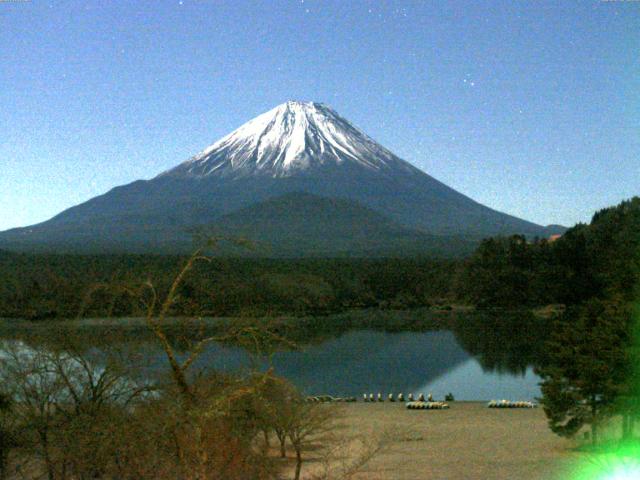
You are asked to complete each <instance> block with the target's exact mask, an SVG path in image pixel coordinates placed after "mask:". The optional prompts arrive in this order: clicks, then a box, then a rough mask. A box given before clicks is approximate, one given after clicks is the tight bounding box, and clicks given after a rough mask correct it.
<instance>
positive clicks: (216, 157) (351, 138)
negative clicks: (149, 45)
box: [163, 101, 416, 178]
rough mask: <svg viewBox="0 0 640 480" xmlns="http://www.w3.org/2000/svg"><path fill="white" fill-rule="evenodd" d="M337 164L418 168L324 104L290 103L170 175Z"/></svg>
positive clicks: (259, 172)
mask: <svg viewBox="0 0 640 480" xmlns="http://www.w3.org/2000/svg"><path fill="white" fill-rule="evenodd" d="M335 166H351V167H353V166H356V167H360V168H364V169H367V170H369V171H374V172H375V171H378V172H389V171H394V170H398V169H399V170H402V171H404V172H405V173H408V172H412V171H415V170H416V169H415V167H413V166H411V165H410V164H409V163H407V162H405V161H404V160H401V159H400V158H398V157H396V156H395V155H394V154H393V153H391V152H390V151H389V150H387V149H386V148H384V147H383V146H381V145H379V144H378V143H376V142H375V141H374V140H372V139H371V138H370V137H368V136H367V135H366V134H365V133H363V132H362V131H361V130H359V129H358V128H356V127H354V126H353V125H352V124H351V123H349V122H348V121H347V120H345V119H344V118H343V117H341V116H340V115H338V113H336V112H335V110H333V109H332V108H331V107H329V106H327V105H325V104H323V103H314V102H299V101H289V102H286V103H283V104H281V105H278V106H277V107H275V108H274V109H272V110H269V111H268V112H266V113H263V114H261V115H258V116H257V117H255V118H254V119H253V120H250V121H248V122H247V123H245V124H244V125H242V126H241V127H240V128H238V129H237V130H235V131H233V132H231V133H230V134H228V135H226V136H225V137H223V138H221V139H220V140H218V141H217V142H215V143H214V144H213V145H211V146H210V147H208V148H206V149H205V150H204V151H202V152H201V153H199V154H197V155H196V156H194V157H192V158H191V159H189V160H187V161H186V162H184V163H182V164H180V165H178V166H177V167H175V168H173V169H171V170H169V171H167V172H165V173H164V174H163V175H171V176H188V177H203V176H211V175H215V176H220V177H227V178H229V177H231V178H239V177H246V176H269V177H291V176H295V175H298V174H309V173H312V172H316V171H318V170H322V169H326V168H328V167H335Z"/></svg>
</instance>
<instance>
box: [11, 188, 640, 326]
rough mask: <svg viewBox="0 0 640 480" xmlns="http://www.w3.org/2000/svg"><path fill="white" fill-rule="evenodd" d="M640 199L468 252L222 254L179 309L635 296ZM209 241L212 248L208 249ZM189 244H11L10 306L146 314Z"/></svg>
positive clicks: (236, 312) (219, 312) (502, 304)
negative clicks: (146, 302)
mask: <svg viewBox="0 0 640 480" xmlns="http://www.w3.org/2000/svg"><path fill="white" fill-rule="evenodd" d="M638 232H640V199H639V198H633V199H631V200H628V201H625V202H622V203H621V204H620V205H617V206H615V207H611V208H607V209H603V210H601V211H599V212H597V213H596V214H595V215H594V216H593V219H592V221H591V223H590V224H588V225H587V224H578V225H576V226H574V227H573V228H571V229H569V230H568V231H567V232H566V233H565V234H564V235H563V236H562V237H560V238H558V239H557V240H555V241H550V240H548V239H527V238H525V237H523V236H511V237H496V238H488V239H486V240H484V241H483V242H482V243H481V244H480V246H479V247H478V248H477V250H476V251H475V252H474V253H473V254H472V255H471V256H470V257H468V258H465V259H453V260H443V259H432V258H428V257H416V258H380V259H322V258H314V259H255V258H253V259H251V258H223V257H211V258H209V259H208V261H203V262H198V263H197V264H196V265H194V268H193V271H192V272H191V273H190V275H189V277H188V278H186V279H185V280H184V282H183V283H182V284H181V285H180V291H179V292H178V293H179V297H178V298H177V300H176V302H175V304H174V305H173V306H172V310H171V314H172V315H174V316H193V315H198V316H241V317H261V316H277V315H293V316H302V315H326V314H333V313H339V312H344V311H348V310H353V309H359V308H383V309H388V308H391V309H410V308H416V307H434V306H435V307H438V306H439V307H448V306H451V305H468V306H473V307H475V308H477V309H495V308H502V309H519V308H535V307H541V306H545V305H554V304H561V305H576V304H580V303H582V302H585V301H587V300H589V299H592V298H601V299H603V298H609V299H611V298H618V299H620V300H621V301H624V302H629V301H631V300H632V299H633V298H634V295H635V293H636V292H635V290H634V288H635V285H636V283H637V277H638V271H640V260H639V258H638V249H639V247H640V238H639V235H638ZM205 253H206V252H205ZM187 260H188V257H185V256H165V255H55V254H26V253H11V252H0V278H2V282H0V318H20V319H28V320H47V319H64V318H75V317H77V316H79V315H80V316H84V317H104V316H110V317H111V316H121V317H125V316H139V315H141V312H140V311H139V303H138V302H137V301H136V294H135V292H136V291H137V289H139V288H140V287H141V286H142V285H144V284H147V283H151V284H153V285H154V287H155V288H156V289H157V290H158V292H159V293H161V294H162V293H166V292H167V289H168V288H169V286H170V284H171V282H172V281H173V279H174V277H175V275H176V274H177V272H178V271H179V270H180V269H181V268H182V266H183V265H184V264H185V263H186V262H187Z"/></svg>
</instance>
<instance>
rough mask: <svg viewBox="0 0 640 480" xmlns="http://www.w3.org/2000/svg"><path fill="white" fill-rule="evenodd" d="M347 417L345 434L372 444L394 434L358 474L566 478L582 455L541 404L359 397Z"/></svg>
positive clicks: (444, 479) (438, 479) (453, 479)
mask: <svg viewBox="0 0 640 480" xmlns="http://www.w3.org/2000/svg"><path fill="white" fill-rule="evenodd" d="M341 423H342V424H344V429H343V432H342V434H344V435H348V436H360V437H361V438H365V439H367V438H368V439H371V441H372V442H373V441H375V440H374V439H375V438H376V435H378V434H379V433H380V432H383V431H390V432H393V434H392V439H393V442H392V443H391V444H390V446H389V447H388V449H387V450H386V451H383V452H382V453H380V454H378V455H377V456H375V457H374V458H373V459H372V460H371V462H370V463H368V464H367V466H366V467H365V470H364V471H363V472H362V473H360V474H358V475H357V476H356V477H355V478H358V479H365V478H366V479H374V478H375V479H399V480H401V479H407V480H409V479H411V480H415V479H419V478H426V479H434V480H463V479H481V480H519V479H523V480H524V479H526V480H537V479H540V480H552V479H566V478H569V476H570V474H569V473H568V470H571V465H572V464H574V461H575V460H576V459H577V456H578V454H576V453H574V452H572V451H571V447H572V446H573V443H572V442H570V441H568V440H564V439H561V438H559V437H557V436H556V435H554V434H553V433H552V432H551V431H550V430H549V428H548V427H547V422H546V418H545V415H544V412H543V411H542V409H540V408H536V409H489V408H487V407H486V404H485V403H478V402H453V403H451V408H450V409H449V410H442V411H437V410H428V411H427V410H407V409H406V408H404V405H403V404H398V403H387V402H385V403H374V404H369V403H355V404H346V405H344V417H343V419H342V421H341ZM312 463H315V462H312ZM316 466H317V465H316ZM308 467H309V469H310V470H313V468H312V467H313V465H311V464H308ZM310 470H307V472H309V471H310Z"/></svg>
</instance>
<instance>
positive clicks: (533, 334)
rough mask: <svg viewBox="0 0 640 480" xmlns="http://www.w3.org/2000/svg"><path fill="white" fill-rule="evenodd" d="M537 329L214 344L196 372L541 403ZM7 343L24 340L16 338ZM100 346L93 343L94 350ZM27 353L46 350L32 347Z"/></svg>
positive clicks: (149, 347)
mask: <svg viewBox="0 0 640 480" xmlns="http://www.w3.org/2000/svg"><path fill="white" fill-rule="evenodd" d="M540 325H541V324H540V322H536V323H532V322H531V321H529V320H527V321H523V320H522V317H521V316H520V315H516V316H511V317H505V316H495V315H494V316H474V317H465V318H464V319H462V320H460V321H458V322H455V323H453V324H452V326H451V327H450V328H447V329H438V330H427V331H397V332H396V331H394V332H390V331H385V330H384V329H380V328H377V329H371V328H356V329H349V330H347V331H339V330H338V331H336V332H334V333H333V334H332V335H329V336H325V337H323V338H321V339H320V340H317V339H316V341H315V342H314V343H310V344H306V345H304V344H302V345H301V346H300V348H299V349H296V350H284V351H282V350H281V351H277V352H275V353H273V354H272V356H271V357H270V359H266V358H263V357H260V358H257V359H256V357H255V356H252V355H249V353H247V351H246V350H244V349H242V348H240V347H234V346H226V345H220V344H211V345H209V347H208V348H207V349H206V350H205V351H204V352H203V353H202V354H201V356H200V357H199V358H198V360H197V361H196V363H195V364H194V369H195V370H203V369H215V370H220V371H226V372H234V371H239V370H242V369H246V368H247V367H248V366H249V365H251V364H252V362H253V363H254V364H255V363H256V362H257V363H258V364H259V365H260V367H261V368H266V367H267V366H269V365H271V366H273V368H274V370H275V373H276V374H278V375H281V376H283V377H286V378H288V379H289V380H290V381H292V382H293V383H294V384H295V385H297V386H298V387H299V388H300V389H301V390H302V391H304V392H305V393H307V394H309V395H321V394H328V395H333V396H355V397H357V398H358V400H360V399H361V398H362V394H363V393H374V394H377V393H378V392H380V393H382V394H383V395H384V396H385V397H386V395H387V394H388V393H394V394H397V393H400V392H402V393H404V394H405V395H406V394H408V393H414V394H415V395H417V394H419V393H424V394H425V395H427V394H428V393H432V394H433V396H434V397H435V398H439V399H441V398H443V397H444V395H446V394H447V393H449V392H451V393H453V395H454V396H455V398H456V400H489V399H502V398H506V399H513V400H534V399H535V398H536V397H538V396H540V389H539V386H538V382H539V378H538V377H537V375H536V374H535V373H534V371H533V366H534V364H535V358H536V355H537V353H538V352H539V350H540V349H541V348H542V341H543V338H542V337H544V333H541V329H540ZM130 335H132V336H136V337H139V336H138V335H136V334H130ZM4 336H5V339H9V338H11V339H13V340H14V341H16V338H20V336H19V335H16V334H15V332H14V333H13V335H11V336H10V337H8V336H7V335H4ZM137 340H138V341H136V342H133V343H132V344H131V345H130V346H129V347H128V349H134V350H136V352H137V353H138V354H139V355H140V356H141V357H143V358H144V361H141V362H140V368H141V369H142V370H144V369H148V370H147V374H148V375H152V374H153V373H154V372H156V373H157V372H158V371H159V370H160V369H162V368H163V367H164V365H165V359H164V356H163V352H162V351H161V350H160V348H159V347H158V345H157V344H156V343H155V342H154V341H153V339H151V338H148V339H146V340H144V339H143V340H140V338H137ZM28 343H30V342H28ZM103 346H104V345H100V343H99V342H97V343H96V342H94V344H93V345H92V346H91V348H92V349H94V350H96V349H97V350H100V348H102V347H103ZM30 348H49V347H44V346H33V344H32V343H30ZM96 358H99V357H96ZM96 361H98V362H99V360H96Z"/></svg>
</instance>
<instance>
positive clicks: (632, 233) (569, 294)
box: [457, 197, 640, 308]
mask: <svg viewBox="0 0 640 480" xmlns="http://www.w3.org/2000/svg"><path fill="white" fill-rule="evenodd" d="M639 278H640V197H635V198H633V199H631V200H628V201H625V202H622V203H621V204H619V205H617V206H615V207H611V208H608V209H604V210H601V211H599V212H597V213H596V214H595V215H594V216H593V219H592V221H591V224H590V225H583V224H578V225H576V226H575V227H573V228H571V229H569V230H568V231H567V232H566V233H565V234H564V235H563V236H562V237H561V238H559V239H557V240H556V241H553V242H549V241H547V240H544V239H543V240H534V241H531V242H530V241H527V240H526V239H525V238H524V237H522V236H512V237H508V238H490V239H487V240H485V241H483V242H482V244H481V245H480V247H479V248H478V249H477V250H476V252H475V253H474V254H473V255H472V257H471V258H470V259H469V260H468V261H467V262H466V264H465V266H464V268H463V269H462V273H461V277H460V279H459V281H458V289H457V290H458V294H459V295H460V296H461V297H463V298H465V299H466V300H468V301H469V302H471V303H473V304H474V305H477V306H479V307H507V308H512V307H519V306H537V305H545V304H552V303H562V304H567V305H573V304H578V303H581V302H584V301H587V300H589V299H591V298H594V297H597V298H614V297H616V298H619V299H620V300H621V301H625V302H629V301H632V300H633V299H634V295H635V293H636V292H635V286H636V285H637V284H638V279H639Z"/></svg>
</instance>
